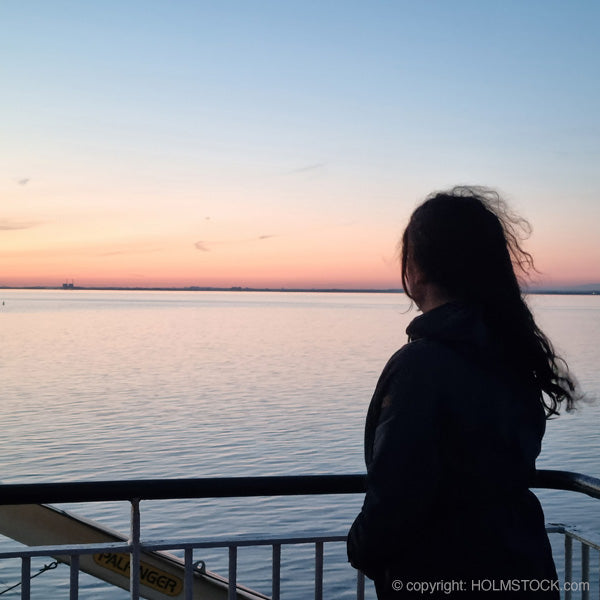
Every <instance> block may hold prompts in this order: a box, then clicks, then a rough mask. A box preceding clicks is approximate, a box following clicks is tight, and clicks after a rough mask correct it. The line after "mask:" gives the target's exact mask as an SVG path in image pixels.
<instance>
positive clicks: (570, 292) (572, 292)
mask: <svg viewBox="0 0 600 600" xmlns="http://www.w3.org/2000/svg"><path fill="white" fill-rule="evenodd" d="M0 290H64V291H66V292H68V291H74V290H83V291H92V292H100V291H114V292H280V293H282V292H283V293H318V294H403V293H404V290H402V288H389V289H376V288H366V289H363V288H254V287H241V286H232V287H208V286H207V287H200V286H189V287H124V286H123V287H121V286H101V287H85V286H76V285H71V284H69V285H67V286H64V285H63V286H42V285H38V286H0ZM526 293H527V294H540V295H542V294H546V295H558V296H596V295H600V285H598V287H597V288H595V287H594V288H592V289H586V290H578V289H564V290H563V289H552V288H548V289H544V288H539V289H531V290H526Z"/></svg>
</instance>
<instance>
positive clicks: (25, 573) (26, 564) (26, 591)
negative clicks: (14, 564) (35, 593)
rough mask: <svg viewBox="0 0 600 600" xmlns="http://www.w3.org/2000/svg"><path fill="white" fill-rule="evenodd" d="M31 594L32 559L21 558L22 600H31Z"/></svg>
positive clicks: (27, 557)
mask: <svg viewBox="0 0 600 600" xmlns="http://www.w3.org/2000/svg"><path fill="white" fill-rule="evenodd" d="M30 594H31V558H30V557H29V556H23V557H21V600H29V596H30Z"/></svg>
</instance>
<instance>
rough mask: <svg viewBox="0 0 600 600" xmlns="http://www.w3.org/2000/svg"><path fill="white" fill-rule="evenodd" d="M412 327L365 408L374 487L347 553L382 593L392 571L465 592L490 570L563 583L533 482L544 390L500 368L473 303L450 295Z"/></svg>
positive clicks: (490, 575)
mask: <svg viewBox="0 0 600 600" xmlns="http://www.w3.org/2000/svg"><path fill="white" fill-rule="evenodd" d="M407 333H408V334H409V339H410V340H411V341H410V342H409V343H408V344H406V345H405V346H404V347H402V348H401V349H400V350H399V351H398V352H396V354H394V355H393V356H392V358H391V359H390V361H389V362H388V364H387V365H386V367H385V369H384V370H383V372H382V374H381V377H380V379H379V382H378V383H377V387H376V389H375V393H374V395H373V399H372V400H371V404H370V406H369V411H368V414H367V421H366V427H365V461H366V464H367V493H366V496H365V501H364V504H363V507H362V510H361V512H360V514H359V515H358V517H357V518H356V520H355V521H354V524H353V525H352V528H351V530H350V533H349V535H348V558H349V560H350V562H351V563H352V565H353V566H354V567H355V568H357V569H360V570H362V571H363V572H364V573H365V574H366V575H367V576H369V577H370V578H372V579H374V580H375V583H376V587H377V589H378V594H379V597H380V598H384V597H387V596H386V595H385V594H387V593H388V591H389V592H391V582H392V581H393V580H394V579H398V580H401V581H404V582H407V581H430V582H434V581H441V580H456V581H458V580H463V581H465V582H466V584H465V586H466V587H465V588H464V590H463V591H465V592H468V591H471V590H472V589H473V587H472V584H471V581H479V580H483V579H488V580H494V581H506V580H515V579H526V580H538V581H539V580H556V571H555V568H554V563H553V560H552V555H551V550H550V546H549V543H548V538H547V535H546V532H545V526H544V517H543V513H542V509H541V507H540V505H539V502H538V501H537V498H536V497H535V496H534V495H533V494H532V493H531V492H530V491H529V489H528V487H529V485H530V484H531V482H532V478H533V475H534V473H535V459H536V457H537V455H538V454H539V452H540V447H541V441H542V436H543V435H544V430H545V414H544V410H543V406H542V404H541V402H540V396H539V392H538V391H537V390H536V389H535V387H534V386H533V385H531V384H530V383H528V382H527V381H526V380H523V379H522V378H519V377H518V376H517V375H516V374H513V373H512V371H511V369H508V368H507V367H506V366H505V365H504V363H503V360H502V355H501V352H500V351H499V349H498V348H497V347H496V345H495V344H494V342H493V340H492V338H491V336H490V334H489V333H488V330H487V328H486V326H485V324H484V321H483V319H482V317H481V315H480V313H479V311H478V310H477V308H475V307H471V306H468V305H463V304H459V303H449V304H445V305H443V306H440V307H438V308H436V309H433V310H431V311H429V312H427V313H425V314H423V315H420V316H418V317H417V318H416V319H414V320H413V321H412V322H411V324H410V325H409V327H408V329H407ZM485 585H487V584H485ZM498 585H509V584H498ZM520 585H521V587H524V586H526V585H528V584H520ZM532 585H533V586H535V584H532ZM544 585H545V587H549V584H544ZM514 587H515V586H513V588H514ZM457 589H458V584H457ZM477 589H480V588H477V584H475V590H477ZM531 589H532V588H530V589H529V590H528V591H529V592H531ZM426 595H427V596H428V597H430V598H452V597H454V596H456V597H460V596H461V594H447V593H445V592H440V593H439V594H426ZM476 595H480V594H476ZM538 596H539V595H536V594H533V595H532V594H531V593H527V594H524V595H523V596H521V595H520V594H518V593H510V594H509V595H507V596H504V595H502V594H498V593H496V594H495V595H492V596H491V598H497V599H498V600H499V599H500V598H503V597H507V598H518V597H538ZM390 597H391V598H401V597H421V598H422V597H424V595H423V594H414V595H411V594H409V593H407V591H406V588H405V589H404V591H401V592H393V594H390ZM544 597H547V598H553V597H556V598H558V594H555V593H551V594H548V595H544Z"/></svg>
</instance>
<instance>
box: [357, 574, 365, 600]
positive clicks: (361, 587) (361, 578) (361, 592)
mask: <svg viewBox="0 0 600 600" xmlns="http://www.w3.org/2000/svg"><path fill="white" fill-rule="evenodd" d="M356 600H365V574H364V573H363V572H362V571H357V572H356Z"/></svg>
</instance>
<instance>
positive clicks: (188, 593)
mask: <svg viewBox="0 0 600 600" xmlns="http://www.w3.org/2000/svg"><path fill="white" fill-rule="evenodd" d="M183 586H184V591H185V600H192V597H193V596H192V594H193V593H194V549H193V548H186V549H185V554H184V571H183Z"/></svg>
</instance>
